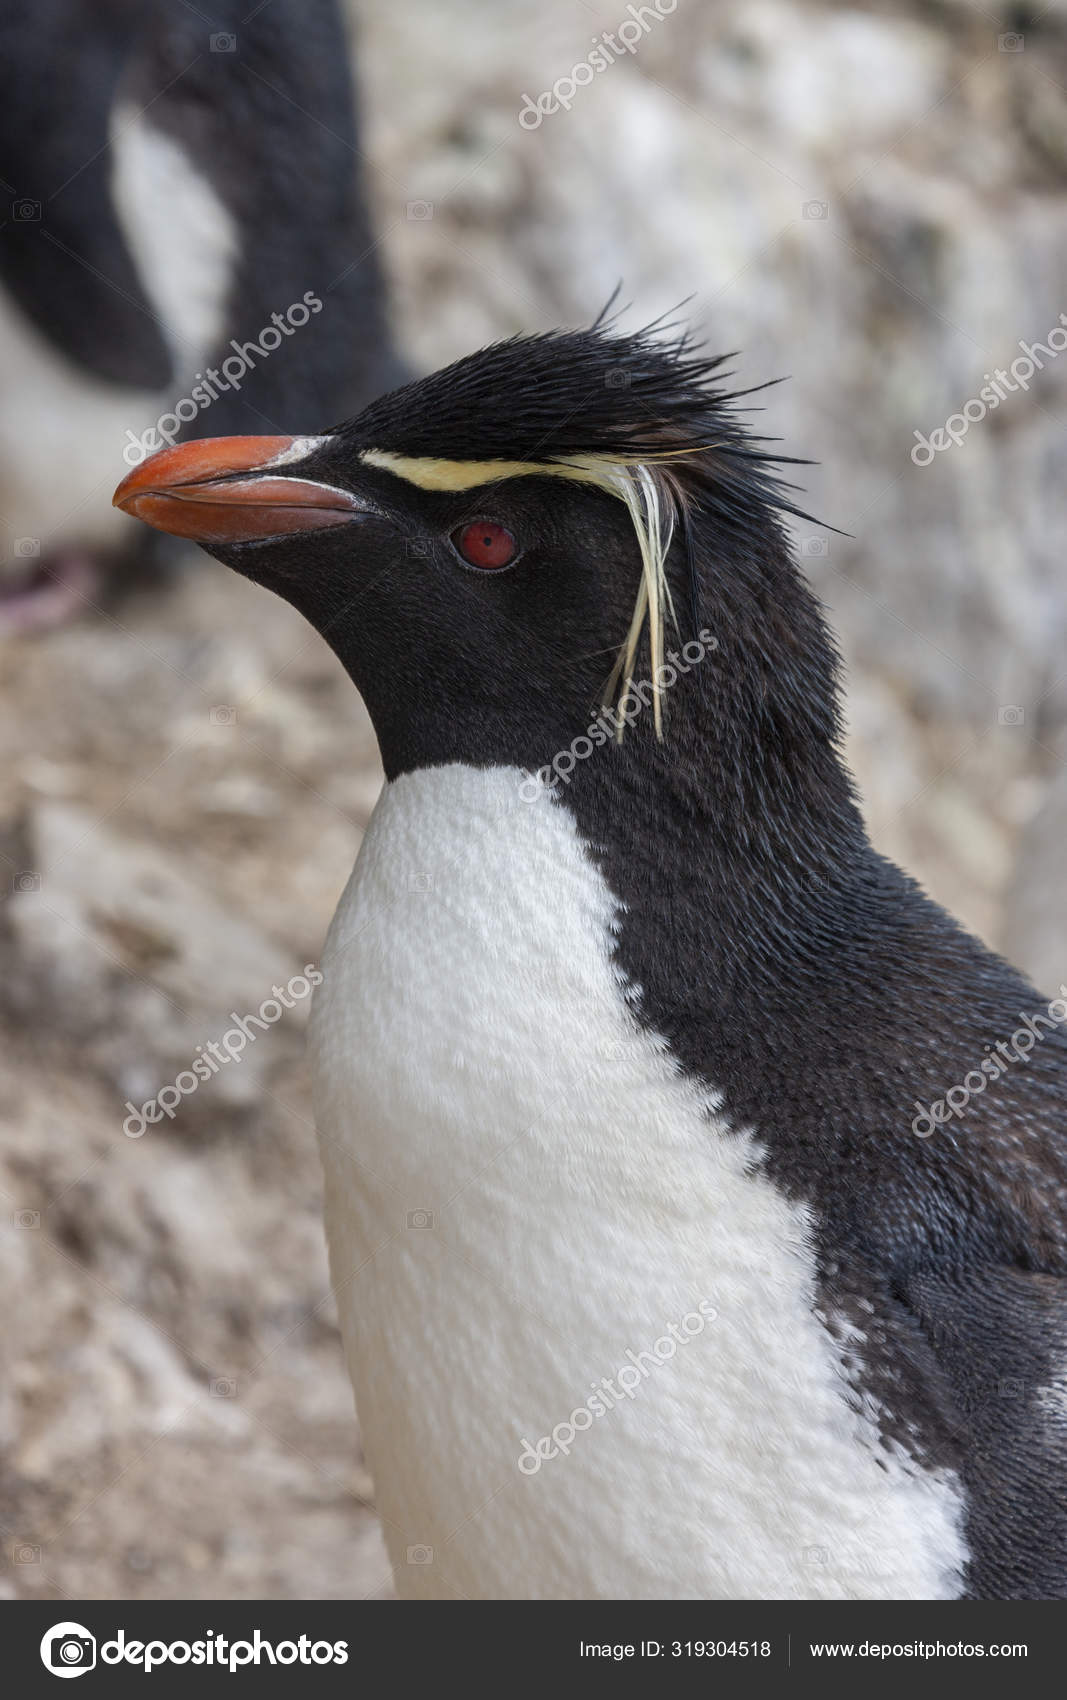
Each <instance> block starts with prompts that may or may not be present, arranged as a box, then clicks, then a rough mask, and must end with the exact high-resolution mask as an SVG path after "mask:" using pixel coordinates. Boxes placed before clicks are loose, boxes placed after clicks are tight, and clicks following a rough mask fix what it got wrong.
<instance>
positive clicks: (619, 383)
mask: <svg viewBox="0 0 1067 1700" xmlns="http://www.w3.org/2000/svg"><path fill="white" fill-rule="evenodd" d="M604 388H605V389H606V390H628V389H629V388H630V374H629V372H627V371H625V370H624V369H623V367H622V366H615V367H613V369H612V370H611V371H610V372H608V373H607V374H606V375H605V377H604Z"/></svg>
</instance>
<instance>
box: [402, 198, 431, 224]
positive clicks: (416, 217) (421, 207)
mask: <svg viewBox="0 0 1067 1700" xmlns="http://www.w3.org/2000/svg"><path fill="white" fill-rule="evenodd" d="M404 216H405V218H407V219H408V220H409V221H411V222H412V223H418V222H419V221H420V220H422V219H427V218H432V217H433V202H432V201H409V202H408V203H407V206H406V207H405V208H404Z"/></svg>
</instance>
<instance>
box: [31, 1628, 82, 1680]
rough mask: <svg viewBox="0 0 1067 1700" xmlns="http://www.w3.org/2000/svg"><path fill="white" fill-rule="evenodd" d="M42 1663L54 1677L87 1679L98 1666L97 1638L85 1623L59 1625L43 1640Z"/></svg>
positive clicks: (46, 1634)
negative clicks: (90, 1671) (88, 1674)
mask: <svg viewBox="0 0 1067 1700" xmlns="http://www.w3.org/2000/svg"><path fill="white" fill-rule="evenodd" d="M41 1662H42V1664H43V1665H44V1667H45V1669H46V1670H50V1671H51V1672H52V1674H53V1676H65V1677H72V1676H84V1675H85V1672H86V1671H87V1670H93V1669H94V1668H95V1666H96V1637H95V1636H94V1635H93V1634H91V1632H90V1631H89V1630H88V1629H86V1627H85V1625H84V1624H83V1623H55V1624H53V1625H52V1627H51V1629H49V1630H47V1631H46V1632H45V1634H44V1636H43V1638H42V1640H41Z"/></svg>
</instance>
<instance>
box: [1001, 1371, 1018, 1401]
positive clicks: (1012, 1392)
mask: <svg viewBox="0 0 1067 1700" xmlns="http://www.w3.org/2000/svg"><path fill="white" fill-rule="evenodd" d="M997 1392H998V1393H999V1395H1000V1397H1001V1398H1002V1399H1020V1398H1021V1397H1022V1393H1023V1384H1022V1382H1021V1381H1015V1380H1012V1378H1011V1377H1010V1376H1009V1378H1008V1379H1007V1380H1006V1381H998V1382H997Z"/></svg>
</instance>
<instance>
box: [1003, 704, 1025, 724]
mask: <svg viewBox="0 0 1067 1700" xmlns="http://www.w3.org/2000/svg"><path fill="white" fill-rule="evenodd" d="M997 724H998V725H1000V726H1025V725H1026V710H1025V708H1023V707H1022V705H1021V704H1020V703H1017V702H1005V703H1002V704H1001V706H1000V707H999V708H998V709H997Z"/></svg>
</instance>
